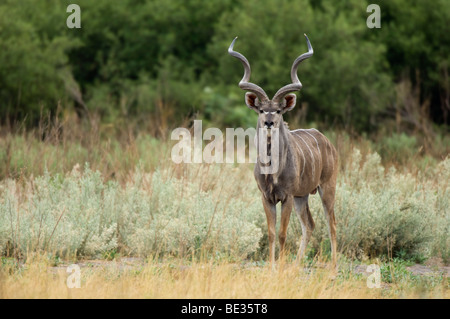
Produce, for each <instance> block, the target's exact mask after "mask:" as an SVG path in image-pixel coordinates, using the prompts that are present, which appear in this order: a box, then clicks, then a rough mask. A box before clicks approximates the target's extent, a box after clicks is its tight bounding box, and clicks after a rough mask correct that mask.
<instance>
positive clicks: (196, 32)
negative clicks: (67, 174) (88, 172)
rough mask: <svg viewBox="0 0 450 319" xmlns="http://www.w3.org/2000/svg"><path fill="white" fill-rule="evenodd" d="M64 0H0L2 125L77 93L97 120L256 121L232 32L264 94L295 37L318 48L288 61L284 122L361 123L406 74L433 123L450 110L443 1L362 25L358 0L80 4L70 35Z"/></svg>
mask: <svg viewBox="0 0 450 319" xmlns="http://www.w3.org/2000/svg"><path fill="white" fill-rule="evenodd" d="M69 3H70V2H69V1H57V0H52V1H37V0H20V1H12V0H6V1H2V3H1V4H0V32H1V39H0V46H1V47H2V50H1V52H0V65H2V68H1V69H0V103H1V104H2V107H1V108H0V118H1V121H2V122H5V121H7V120H8V119H9V120H18V121H22V120H24V119H25V118H28V120H29V122H28V123H29V124H31V125H36V122H37V120H38V119H39V116H40V113H41V110H42V112H43V113H44V114H46V113H47V112H49V113H51V114H54V113H55V111H56V109H57V106H58V103H59V104H60V108H62V109H64V110H65V109H68V108H71V107H72V106H73V105H74V103H75V106H76V107H78V108H79V105H78V103H79V101H78V102H72V101H73V100H79V99H80V98H82V99H83V100H84V102H86V105H87V108H88V109H89V110H90V112H91V113H98V114H99V115H100V116H101V118H102V119H104V120H105V121H106V122H116V121H117V122H120V121H122V120H124V119H130V118H135V117H138V118H140V119H142V118H143V117H148V118H154V119H155V120H154V121H155V123H156V125H157V124H158V123H159V122H163V123H164V125H163V127H165V126H166V125H167V123H170V124H171V125H178V124H179V123H181V121H183V120H185V119H186V118H190V117H192V116H193V115H194V114H198V117H203V118H204V119H205V120H207V121H210V122H216V123H217V124H218V125H224V126H228V125H230V124H232V125H233V126H237V125H249V123H252V125H254V121H253V114H251V112H250V111H249V110H247V109H246V108H245V107H244V101H243V100H244V99H243V96H244V95H243V92H242V91H241V90H240V89H239V88H238V87H237V83H238V81H239V79H240V77H241V76H242V72H243V70H242V66H241V65H240V63H239V62H237V61H236V60H235V59H233V58H231V57H230V56H228V54H227V52H226V50H227V47H228V45H229V44H230V42H231V40H232V39H233V37H235V36H236V35H239V37H240V38H239V40H238V42H237V44H236V49H237V50H238V51H240V52H242V53H243V54H244V55H246V56H247V57H248V59H249V61H250V63H251V65H252V70H253V73H252V81H254V82H256V83H258V84H260V85H261V86H262V87H264V89H265V90H266V91H267V92H268V94H269V95H273V94H274V93H275V92H276V90H277V89H278V88H280V87H281V86H283V85H285V84H287V83H288V82H289V80H290V79H289V70H290V67H291V64H292V62H293V60H294V59H295V58H296V57H297V56H298V55H299V54H300V53H302V52H305V51H306V45H305V40H304V38H303V33H307V34H308V35H309V37H310V39H311V42H312V45H313V47H314V51H315V53H314V56H313V57H312V58H311V59H309V60H308V61H305V62H304V63H302V65H301V66H300V68H299V76H300V79H301V80H302V82H303V84H304V88H303V90H302V92H301V93H300V94H301V95H300V99H299V103H298V104H299V106H298V107H297V110H294V111H293V112H291V113H292V115H289V116H288V120H289V117H291V118H292V117H293V118H296V112H298V110H299V109H300V108H301V107H302V106H303V107H305V108H306V105H308V112H307V118H308V120H314V121H319V122H326V123H328V124H330V123H333V124H340V125H343V126H346V127H353V128H355V129H357V130H358V131H370V130H372V129H374V128H377V127H378V125H379V123H380V121H379V119H380V118H381V117H385V115H386V114H389V113H386V112H385V111H386V110H389V109H393V108H395V105H394V104H395V102H394V101H395V98H394V95H395V94H396V92H395V90H394V89H393V87H394V86H393V83H395V82H398V81H400V80H401V79H403V78H405V77H406V78H408V79H409V80H410V81H411V83H413V84H414V85H417V86H418V88H419V89H420V90H419V100H420V103H425V102H426V101H430V102H431V103H430V104H429V105H430V116H431V118H432V119H434V120H435V121H436V122H437V123H446V122H445V121H448V119H449V118H450V117H449V116H448V111H446V108H445V107H444V106H445V105H446V104H445V103H446V100H445V99H446V98H445V97H446V96H448V92H449V88H448V68H449V61H448V54H447V53H448V52H449V43H450V40H449V39H448V37H449V34H448V32H447V30H446V21H448V19H449V12H450V8H449V4H448V1H444V0H439V1H435V2H434V3H433V6H430V5H429V4H428V2H426V1H424V0H415V1H413V2H412V3H411V2H409V1H406V0H395V1H381V2H380V6H381V24H382V26H381V29H368V28H367V26H366V19H367V16H368V13H367V12H366V7H367V5H368V3H369V2H368V1H358V0H350V1H345V2H343V3H336V2H335V1H330V0H326V1H325V0H323V1H320V2H316V1H308V0H301V1H292V0H284V1H274V0H263V1H255V0H249V1H243V0H227V1H207V2H205V1H200V0H195V1H188V2H186V1H183V0H164V1H162V0H157V1H155V0H122V1H119V2H117V3H116V2H115V3H114V4H112V3H111V1H108V0H98V1H87V0H80V1H78V2H77V4H78V5H80V7H81V21H82V27H81V29H68V28H67V27H66V25H65V22H66V19H67V17H68V13H67V12H66V6H67V5H68V4H69ZM206 88H210V89H211V92H213V93H212V95H213V96H211V94H204V92H205V89H206ZM80 90H81V91H80ZM447 102H448V101H447ZM239 108H241V109H239ZM244 110H245V111H244ZM172 123H173V124H172ZM154 125H155V124H154Z"/></svg>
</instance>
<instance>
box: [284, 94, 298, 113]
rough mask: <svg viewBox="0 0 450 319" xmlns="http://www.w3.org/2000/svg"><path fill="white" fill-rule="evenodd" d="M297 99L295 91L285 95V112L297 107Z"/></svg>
mask: <svg viewBox="0 0 450 319" xmlns="http://www.w3.org/2000/svg"><path fill="white" fill-rule="evenodd" d="M296 101H297V96H296V95H295V94H293V93H291V94H288V95H286V96H285V97H284V102H285V105H284V107H283V113H285V112H289V111H291V110H292V109H293V108H294V107H295V102H296Z"/></svg>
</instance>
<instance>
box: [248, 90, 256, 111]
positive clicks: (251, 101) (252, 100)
mask: <svg viewBox="0 0 450 319" xmlns="http://www.w3.org/2000/svg"><path fill="white" fill-rule="evenodd" d="M245 104H247V106H248V107H249V108H251V109H252V110H254V111H255V112H258V107H259V100H258V97H257V96H256V94H255V93H252V92H247V93H245Z"/></svg>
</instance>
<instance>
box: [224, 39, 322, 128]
mask: <svg viewBox="0 0 450 319" xmlns="http://www.w3.org/2000/svg"><path fill="white" fill-rule="evenodd" d="M305 37H306V43H307V44H308V52H306V53H303V54H302V55H300V56H299V57H298V58H297V59H295V61H294V64H292V68H291V81H292V83H291V84H288V85H286V86H283V87H282V88H281V89H279V90H278V91H277V93H275V95H274V97H273V98H272V100H270V99H269V98H268V97H267V94H266V92H264V90H263V89H262V88H261V87H259V86H258V85H256V84H254V83H251V82H249V81H250V74H251V69H250V63H249V62H248V60H247V59H246V58H245V56H243V55H242V54H241V53H239V52H236V51H233V47H234V43H235V42H236V39H237V37H236V38H235V39H234V40H233V42H231V45H230V47H229V48H228V53H229V54H230V55H232V56H234V57H235V58H237V59H239V60H240V61H241V62H242V65H243V66H244V77H243V78H242V80H241V81H240V82H239V87H240V88H241V89H243V90H245V91H249V92H247V93H246V94H245V103H246V104H247V106H248V107H249V108H251V109H252V110H254V111H255V112H257V113H258V127H261V128H262V127H264V128H267V129H272V128H279V127H280V125H281V124H282V123H283V114H284V113H286V112H288V111H290V110H292V109H293V108H294V107H295V102H296V95H295V94H293V93H292V92H295V91H299V90H300V89H301V88H302V83H301V82H300V80H299V79H298V76H297V68H298V65H299V64H300V62H302V61H303V60H305V59H307V58H309V57H311V56H312V55H313V48H312V47H311V43H310V42H309V39H308V37H307V36H306V34H305Z"/></svg>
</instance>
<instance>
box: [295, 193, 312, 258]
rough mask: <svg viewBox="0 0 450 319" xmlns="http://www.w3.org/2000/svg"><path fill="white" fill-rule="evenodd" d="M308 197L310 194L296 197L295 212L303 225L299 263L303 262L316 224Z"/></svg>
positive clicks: (298, 256) (298, 254) (298, 255)
mask: <svg viewBox="0 0 450 319" xmlns="http://www.w3.org/2000/svg"><path fill="white" fill-rule="evenodd" d="M308 197H309V196H304V197H294V206H295V212H296V213H297V216H298V217H299V219H300V224H301V226H302V240H301V242H300V247H299V249H298V253H297V264H300V263H302V262H303V258H304V257H305V252H306V247H307V246H308V243H309V240H310V239H311V235H312V232H313V230H314V226H315V225H314V220H313V218H312V216H311V212H310V211H309V206H308Z"/></svg>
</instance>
